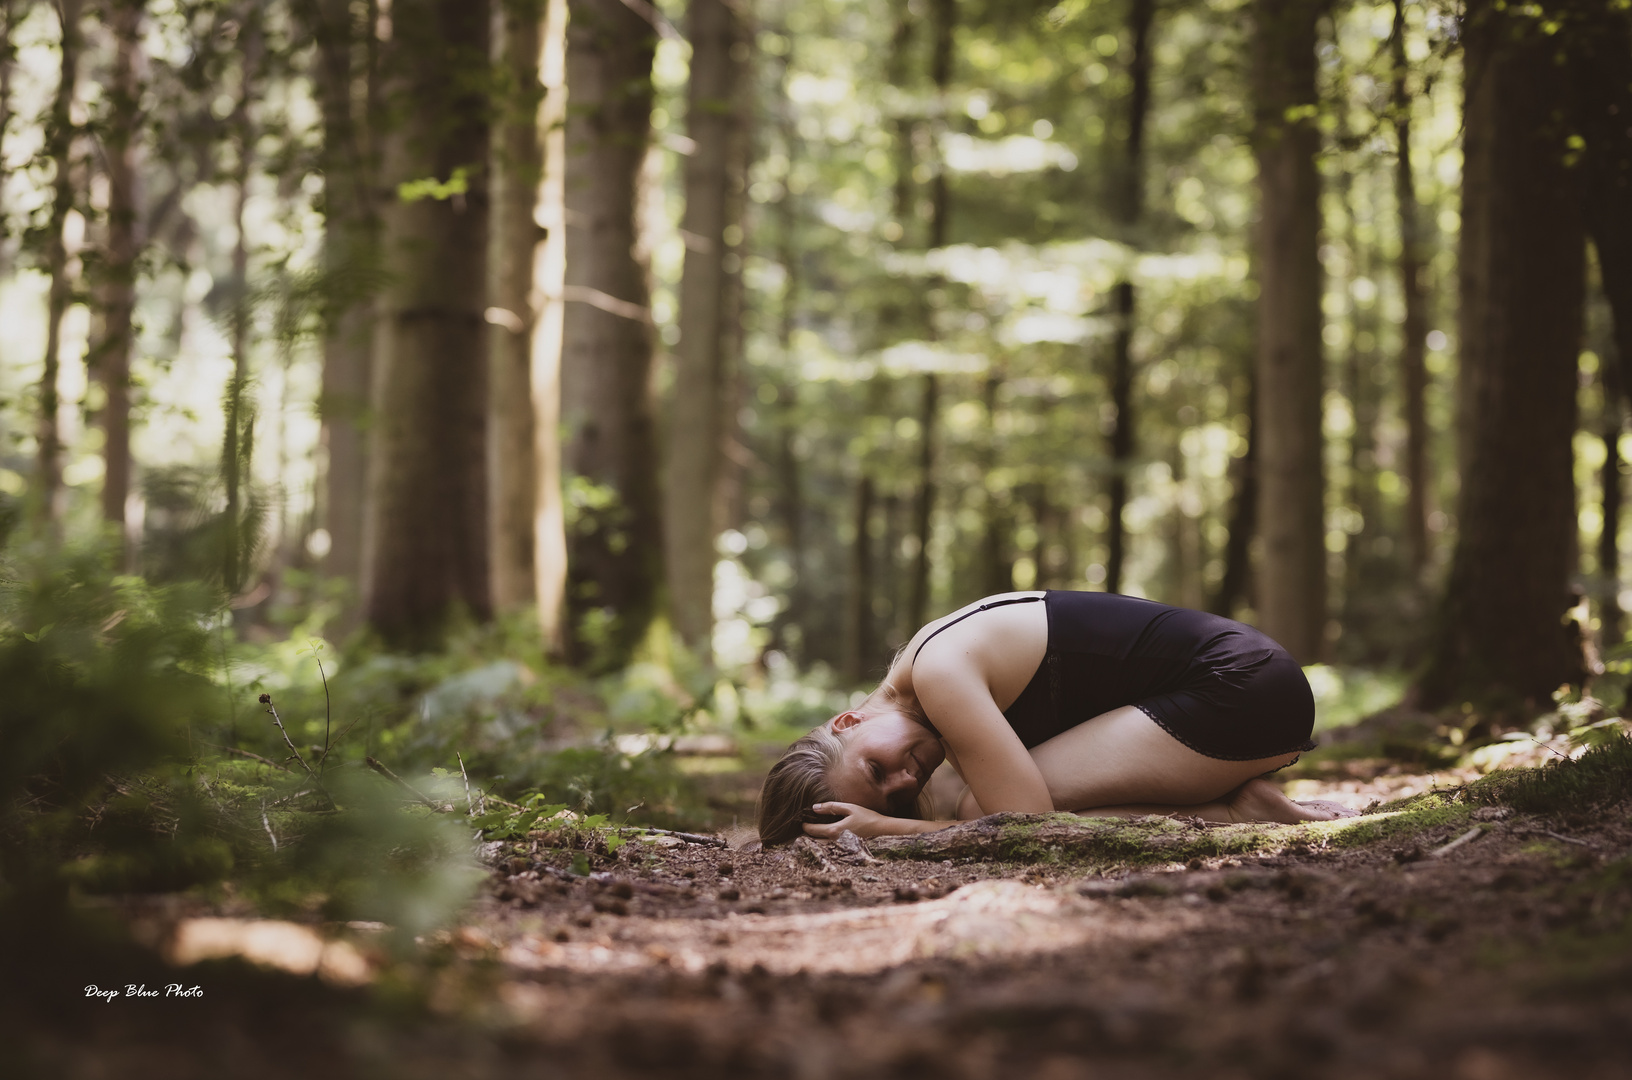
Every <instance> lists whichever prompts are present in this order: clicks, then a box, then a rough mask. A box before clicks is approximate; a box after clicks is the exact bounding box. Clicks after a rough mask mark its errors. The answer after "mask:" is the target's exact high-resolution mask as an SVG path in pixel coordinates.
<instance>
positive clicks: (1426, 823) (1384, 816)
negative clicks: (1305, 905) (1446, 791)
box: [1299, 795, 1471, 848]
mask: <svg viewBox="0 0 1632 1080" xmlns="http://www.w3.org/2000/svg"><path fill="white" fill-rule="evenodd" d="M1470 813H1471V811H1470V810H1469V808H1468V807H1466V806H1460V805H1456V804H1453V803H1449V802H1446V801H1445V800H1444V799H1442V798H1440V797H1439V796H1437V795H1420V796H1418V797H1417V798H1415V799H1410V800H1405V801H1404V802H1403V803H1402V804H1399V805H1397V806H1396V807H1395V808H1394V809H1385V810H1382V811H1381V812H1379V813H1375V814H1366V815H1364V816H1363V817H1357V818H1341V819H1339V820H1337V821H1318V822H1311V823H1310V824H1308V825H1304V826H1299V827H1300V828H1304V829H1308V830H1310V831H1311V832H1314V833H1316V834H1317V835H1320V836H1321V837H1322V838H1323V839H1324V840H1325V841H1326V842H1327V843H1328V844H1330V845H1331V846H1333V847H1345V848H1348V847H1361V846H1363V845H1365V844H1375V843H1377V842H1378V841H1381V840H1392V839H1396V838H1399V837H1403V836H1410V835H1413V834H1415V833H1420V832H1425V831H1427V830H1428V829H1434V828H1438V827H1439V826H1441V825H1457V824H1461V823H1463V822H1465V821H1467V819H1468V815H1469V814H1470Z"/></svg>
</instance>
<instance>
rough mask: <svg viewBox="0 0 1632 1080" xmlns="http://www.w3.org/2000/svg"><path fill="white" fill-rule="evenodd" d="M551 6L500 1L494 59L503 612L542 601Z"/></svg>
mask: <svg viewBox="0 0 1632 1080" xmlns="http://www.w3.org/2000/svg"><path fill="white" fill-rule="evenodd" d="M543 23H544V4H543V2H542V0H498V2H497V3H495V4H494V5H493V62H494V65H495V69H496V70H497V71H498V72H500V73H501V78H502V79H503V84H502V85H503V87H504V91H503V95H502V97H501V99H500V102H499V107H498V110H497V120H496V122H495V123H494V125H493V145H492V149H491V151H490V152H489V156H488V160H489V162H490V163H491V167H490V176H491V180H490V181H489V183H490V187H489V191H490V194H491V199H492V211H491V217H490V219H489V231H488V261H487V271H488V283H487V300H488V305H489V306H488V309H487V313H486V315H487V321H488V322H489V323H490V324H491V329H489V330H488V344H489V348H490V352H489V355H488V429H487V433H488V441H487V479H488V486H489V490H488V512H489V513H490V514H491V520H490V521H489V523H488V542H489V544H490V545H491V548H490V550H489V552H488V562H489V564H490V565H491V567H492V571H493V606H494V608H495V609H496V610H499V611H518V610H520V609H522V608H525V607H526V606H528V605H529V604H532V603H534V602H535V601H536V598H537V592H538V589H537V584H536V583H535V581H534V578H533V559H534V551H533V547H534V537H533V526H534V516H535V506H534V499H535V498H536V497H537V494H538V477H537V468H536V463H535V461H534V446H535V443H536V437H535V433H534V429H533V426H534V416H533V387H532V362H533V356H532V351H533V349H532V346H533V333H534V329H535V327H534V323H535V321H536V319H537V312H536V310H535V308H534V302H533V299H534V293H535V290H534V288H533V263H534V257H535V249H536V248H537V247H538V245H539V243H540V242H541V240H542V239H543V238H542V236H541V235H540V234H539V228H538V225H537V224H536V222H535V221H534V219H533V209H534V206H535V205H536V204H537V202H538V194H539V181H540V177H541V176H542V174H543V166H544V159H543V146H542V145H541V144H540V142H539V124H538V115H539V106H540V104H541V100H542V97H543V93H542V91H543V86H542V85H541V84H540V82H539V71H538V62H539V47H540V44H541V43H542V40H543V38H542V32H543Z"/></svg>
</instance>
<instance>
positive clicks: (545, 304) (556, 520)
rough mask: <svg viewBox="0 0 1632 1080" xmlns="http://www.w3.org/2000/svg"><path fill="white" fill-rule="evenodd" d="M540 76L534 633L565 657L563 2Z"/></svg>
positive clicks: (557, 0)
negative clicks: (540, 231) (541, 225)
mask: <svg viewBox="0 0 1632 1080" xmlns="http://www.w3.org/2000/svg"><path fill="white" fill-rule="evenodd" d="M545 9H546V10H545V18H544V41H543V50H542V54H541V60H540V64H541V71H540V78H541V80H542V82H543V84H544V101H543V105H542V107H541V108H540V109H539V113H538V125H539V141H540V143H541V145H542V146H543V154H544V170H543V175H542V177H541V186H540V189H539V197H538V199H539V214H540V216H541V218H542V220H543V222H544V227H545V233H544V239H543V242H542V243H540V244H538V245H536V246H535V247H534V249H533V259H534V262H533V284H534V287H535V289H536V290H537V294H538V297H537V299H536V300H535V301H534V310H535V313H536V317H535V321H534V323H533V346H532V369H531V372H530V379H529V381H530V384H531V389H532V395H533V440H534V443H533V466H534V479H535V480H536V481H537V483H538V490H537V492H536V493H535V494H534V496H533V513H534V517H533V584H534V588H535V589H537V596H536V602H537V604H538V625H539V631H540V633H541V634H542V636H543V639H544V648H545V650H546V651H547V652H548V653H549V654H550V655H552V656H560V655H564V654H565V652H566V639H565V635H564V630H563V626H562V621H563V618H564V616H565V601H566V591H567V533H566V502H565V497H564V493H563V492H562V489H561V348H562V337H561V334H562V325H563V323H564V322H565V320H566V301H565V300H564V299H563V297H562V292H563V290H564V288H565V284H566V269H567V224H566V202H565V199H566V175H567V166H566V158H567V152H566V146H567V143H566V125H567V0H545Z"/></svg>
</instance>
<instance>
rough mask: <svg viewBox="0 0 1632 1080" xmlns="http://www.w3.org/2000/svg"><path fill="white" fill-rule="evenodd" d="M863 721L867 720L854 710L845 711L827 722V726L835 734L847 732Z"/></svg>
mask: <svg viewBox="0 0 1632 1080" xmlns="http://www.w3.org/2000/svg"><path fill="white" fill-rule="evenodd" d="M865 719H867V718H866V717H865V716H863V715H861V714H860V713H859V712H856V711H855V710H854V709H846V710H845V711H844V712H841V713H840V714H839V715H837V716H835V717H834V718H833V719H831V720H829V721H828V724H829V725H830V726H831V727H832V728H833V730H834V731H835V732H840V731H848V730H850V729H851V728H853V727H855V726H856V725H857V724H859V723H861V722H862V721H863V720H865Z"/></svg>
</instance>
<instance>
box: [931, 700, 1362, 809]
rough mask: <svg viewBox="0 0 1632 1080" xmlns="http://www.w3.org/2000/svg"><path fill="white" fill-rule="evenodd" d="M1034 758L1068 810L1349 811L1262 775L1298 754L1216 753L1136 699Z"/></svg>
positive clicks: (1050, 742) (1034, 753) (1057, 801)
mask: <svg viewBox="0 0 1632 1080" xmlns="http://www.w3.org/2000/svg"><path fill="white" fill-rule="evenodd" d="M1031 757H1032V760H1033V761H1035V762H1037V767H1038V768H1039V769H1041V770H1042V773H1043V779H1044V780H1045V781H1046V782H1047V783H1048V790H1049V794H1050V795H1052V796H1053V798H1054V805H1055V806H1056V807H1057V808H1059V809H1061V810H1073V811H1077V812H1079V813H1094V814H1100V815H1114V816H1126V815H1132V814H1190V815H1194V816H1196V817H1201V818H1204V819H1206V820H1209V821H1275V822H1287V823H1290V822H1297V821H1326V820H1329V819H1331V818H1335V817H1343V816H1346V815H1347V814H1348V813H1349V811H1347V810H1345V809H1344V808H1343V807H1341V806H1338V805H1336V804H1334V803H1314V802H1311V803H1295V802H1293V801H1292V800H1290V799H1288V798H1287V797H1286V796H1284V795H1282V794H1281V792H1280V790H1279V789H1278V788H1276V786H1275V785H1274V784H1271V783H1270V782H1268V781H1267V780H1262V779H1259V778H1260V777H1262V776H1263V774H1264V773H1267V772H1269V771H1271V770H1273V769H1278V768H1280V767H1281V766H1283V765H1286V764H1288V763H1290V762H1291V761H1292V760H1293V759H1294V758H1296V757H1297V753H1296V752H1292V753H1286V754H1281V755H1279V756H1277V757H1270V758H1259V759H1257V760H1254V761H1221V760H1219V759H1218V758H1210V757H1208V756H1206V755H1205V754H1201V753H1198V752H1196V751H1195V750H1192V749H1190V748H1189V747H1188V746H1186V745H1184V744H1183V743H1181V742H1179V740H1177V739H1175V738H1174V737H1173V736H1171V735H1169V734H1168V733H1167V732H1166V731H1164V730H1162V727H1161V725H1160V724H1158V723H1156V721H1154V720H1152V719H1151V718H1150V717H1149V716H1146V715H1145V714H1144V713H1143V712H1141V711H1140V710H1138V709H1136V708H1134V707H1133V706H1131V705H1129V706H1126V707H1124V708H1120V709H1113V710H1111V711H1110V712H1108V713H1103V714H1101V715H1099V716H1096V717H1094V718H1093V719H1092V720H1089V721H1086V722H1085V723H1082V724H1078V725H1077V726H1076V727H1074V728H1072V729H1071V730H1069V731H1066V732H1063V733H1061V734H1059V735H1056V736H1055V737H1054V738H1052V739H1050V740H1048V741H1047V742H1045V743H1043V744H1042V745H1040V746H1037V747H1034V748H1033V749H1032V751H1031ZM960 816H961V815H960Z"/></svg>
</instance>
